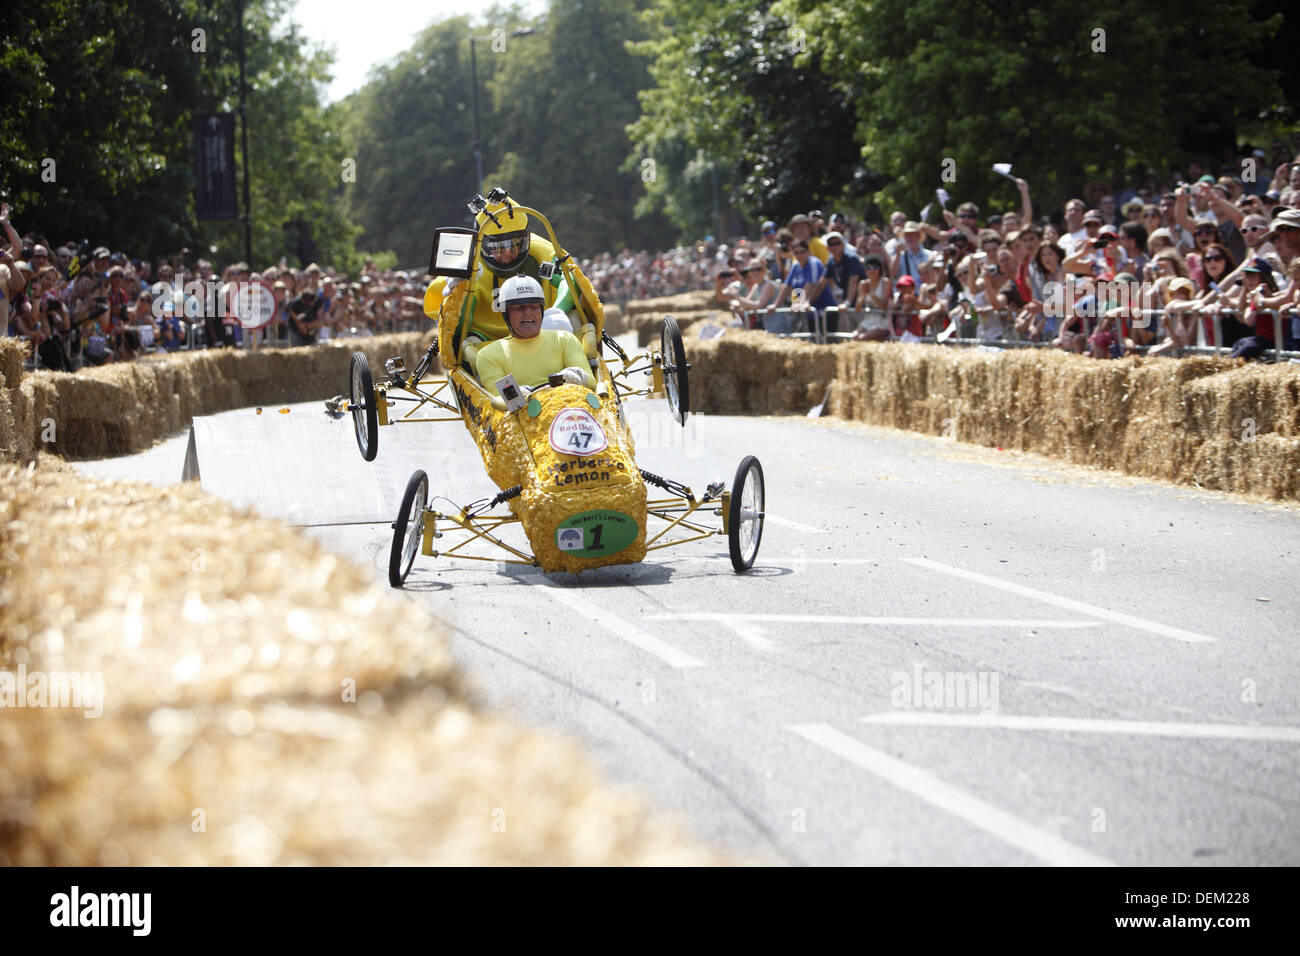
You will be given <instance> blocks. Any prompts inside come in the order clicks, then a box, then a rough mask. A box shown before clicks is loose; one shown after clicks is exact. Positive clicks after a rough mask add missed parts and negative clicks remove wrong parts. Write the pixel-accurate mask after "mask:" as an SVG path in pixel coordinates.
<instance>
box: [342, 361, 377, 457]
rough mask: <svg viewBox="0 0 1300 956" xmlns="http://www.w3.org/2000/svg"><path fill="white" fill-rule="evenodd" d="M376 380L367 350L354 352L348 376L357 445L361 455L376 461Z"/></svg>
mask: <svg viewBox="0 0 1300 956" xmlns="http://www.w3.org/2000/svg"><path fill="white" fill-rule="evenodd" d="M376 401H378V399H377V398H376V396H375V380H374V378H373V377H372V376H371V374H370V359H368V358H366V353H365V352H353V353H352V366H351V374H350V375H349V376H348V407H349V409H350V410H351V412H352V428H353V430H354V431H355V432H356V433H357V447H358V448H360V449H361V457H362V458H364V459H365V460H366V461H374V460H375V455H377V454H378V453H379V412H378V411H377V410H376V408H375V402H376Z"/></svg>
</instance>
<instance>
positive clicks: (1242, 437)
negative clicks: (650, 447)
mask: <svg viewBox="0 0 1300 956" xmlns="http://www.w3.org/2000/svg"><path fill="white" fill-rule="evenodd" d="M688 357H689V358H690V362H691V365H692V371H691V400H692V404H693V406H694V409H695V410H697V411H702V412H712V413H717V414H746V413H748V414H790V413H793V414H804V413H806V412H807V411H808V410H809V409H811V408H812V407H813V406H814V405H816V404H817V403H818V402H820V401H821V400H822V398H823V397H826V396H827V389H828V388H829V390H830V394H829V397H828V400H827V403H826V410H827V412H828V413H829V414H832V415H835V416H838V417H841V418H846V419H850V420H853V421H862V422H869V423H871V424H875V425H887V426H891V427H893V428H902V429H907V430H909V431H916V432H922V433H924V434H930V435H948V436H951V437H954V438H957V439H959V440H961V441H966V442H973V443H976V444H981V445H990V446H993V445H996V446H1001V447H1003V448H1014V449H1018V450H1021V451H1030V452H1037V453H1039V454H1044V455H1050V456H1053V457H1056V458H1062V459H1065V460H1067V461H1070V462H1074V463H1076V464H1083V465H1092V466H1097V467H1102V468H1114V469H1118V470H1120V471H1124V472H1127V473H1129V474H1133V475H1139V476H1142V477H1147V478H1157V479H1162V480H1166V481H1173V482H1177V483H1180V484H1188V485H1195V486H1198V487H1202V488H1209V489H1215V490H1220V491H1235V492H1245V493H1249V494H1255V495H1261V496H1264V497H1268V498H1280V499H1297V498H1300V366H1296V365H1293V364H1282V365H1259V364H1247V363H1244V362H1240V361H1235V360H1229V359H1226V358H1208V357H1190V358H1183V359H1146V358H1126V359H1120V360H1116V361H1096V360H1093V359H1089V358H1083V357H1080V356H1076V355H1067V354H1065V353H1062V352H1059V351H1048V350H1029V349H1024V350H1008V351H1005V352H984V351H971V350H967V349H957V348H942V347H938V346H933V345H900V344H897V343H881V344H875V343H846V344H842V345H837V346H833V347H827V346H816V345H810V344H807V343H802V342H795V341H791V340H788V339H778V338H775V337H773V336H770V335H767V334H766V333H762V332H739V331H736V330H728V332H727V334H726V335H724V336H723V337H722V338H720V339H713V340H710V341H706V342H699V341H695V342H692V343H691V348H690V350H689V352H688Z"/></svg>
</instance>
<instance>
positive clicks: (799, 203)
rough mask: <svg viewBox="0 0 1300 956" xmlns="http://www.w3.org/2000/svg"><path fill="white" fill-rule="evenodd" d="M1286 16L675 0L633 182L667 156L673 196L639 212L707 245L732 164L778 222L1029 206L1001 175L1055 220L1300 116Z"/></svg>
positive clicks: (1258, 10)
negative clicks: (1144, 175)
mask: <svg viewBox="0 0 1300 956" xmlns="http://www.w3.org/2000/svg"><path fill="white" fill-rule="evenodd" d="M1278 6H1279V5H1278V4H1277V3H1275V2H1256V0H1225V2H1214V3H1210V2H1209V0H1189V2H1187V3H1182V4H1178V5H1151V4H1149V3H1146V2H1144V0H1097V2H1094V3H1090V4H1084V5H1080V4H1077V3H1067V2H1065V0H1046V2H1040V3H1036V4H1032V5H1027V4H1019V5H1017V4H996V3H992V2H988V0H984V2H975V3H959V4H953V3H950V2H946V0H779V2H777V3H776V4H773V5H769V4H766V3H759V2H757V0H735V2H730V3H727V4H716V3H706V2H704V0H657V2H656V3H655V4H654V6H653V7H652V8H651V10H650V11H649V12H648V13H647V15H646V18H645V19H646V23H647V28H648V30H649V33H650V36H649V39H647V40H646V41H643V42H641V43H639V44H637V46H636V49H637V51H638V52H640V53H642V54H644V55H646V56H647V57H649V58H650V75H651V78H652V80H653V81H654V86H653V87H652V88H650V89H648V90H647V91H646V92H644V93H643V94H642V97H641V101H642V107H643V109H642V116H641V118H640V119H639V120H638V121H637V122H636V123H635V124H634V125H633V127H632V137H633V141H634V144H635V150H634V153H633V156H632V158H631V159H630V160H629V165H631V164H633V163H635V162H638V161H640V160H641V159H642V158H643V157H646V156H653V157H654V158H655V159H656V161H657V165H658V167H659V170H660V180H659V182H658V183H657V184H654V185H652V187H651V189H650V192H649V195H648V196H647V197H646V198H645V199H644V200H643V201H642V203H641V204H640V207H639V208H641V209H647V208H657V209H662V210H663V211H665V212H666V213H667V214H668V215H669V216H670V217H671V218H672V219H673V221H674V222H676V223H677V224H678V225H679V226H681V227H682V228H683V229H684V230H687V231H694V232H696V233H698V232H700V231H703V230H704V229H705V228H707V226H708V224H709V218H708V216H707V209H708V204H707V202H706V201H705V197H706V196H707V191H706V185H707V184H706V182H705V177H703V176H701V175H700V173H701V172H702V171H705V170H709V169H711V168H712V167H713V166H715V165H716V167H717V169H718V170H719V172H720V174H721V176H722V180H723V184H722V190H723V192H724V194H725V196H726V197H728V198H729V200H730V202H732V203H733V204H734V205H735V206H736V208H738V209H739V210H740V211H742V212H743V213H745V214H746V215H748V216H750V217H754V218H756V217H757V216H758V215H760V214H770V215H773V216H774V218H777V219H780V218H782V217H783V216H784V215H786V214H788V213H790V212H793V211H798V210H804V209H807V208H809V207H810V206H812V205H818V206H822V207H827V206H829V207H834V206H836V205H839V204H840V203H841V202H845V203H849V204H850V205H851V207H852V208H855V209H857V210H858V211H859V212H861V211H862V209H863V207H864V206H865V205H867V202H868V200H879V201H880V202H882V203H889V204H897V205H900V206H901V207H902V208H904V209H909V210H912V211H913V213H915V212H916V211H919V209H920V207H921V206H923V205H925V204H926V203H927V202H929V201H931V200H932V199H933V197H934V190H935V188H936V187H938V186H945V187H946V188H947V189H948V191H949V192H950V193H952V194H953V196H954V198H957V199H972V200H975V201H977V202H981V203H987V202H988V201H989V200H994V201H996V202H997V204H998V205H1000V206H1001V205H1005V206H1010V205H1012V204H1013V203H1014V202H1015V200H1016V193H1015V190H1014V187H1013V186H1012V185H1011V184H1010V183H1009V182H1007V181H1006V180H1005V179H1003V178H1001V177H999V176H997V175H996V174H994V173H993V172H992V171H991V168H990V167H991V166H992V164H993V163H994V162H1010V163H1012V164H1013V165H1014V167H1015V171H1016V172H1017V173H1019V174H1020V175H1022V176H1024V177H1025V178H1027V179H1029V180H1030V183H1031V187H1032V188H1033V193H1034V195H1035V197H1037V198H1038V199H1039V200H1040V202H1039V207H1040V209H1044V210H1046V209H1047V208H1049V207H1055V205H1056V202H1055V201H1056V200H1057V199H1059V198H1063V197H1065V196H1066V195H1069V194H1075V193H1077V192H1078V191H1079V190H1080V189H1081V188H1082V186H1083V184H1084V182H1085V181H1086V180H1088V179H1092V178H1096V177H1098V176H1103V177H1105V178H1109V176H1110V175H1111V174H1113V173H1125V172H1127V173H1130V174H1135V173H1137V172H1139V171H1142V170H1145V169H1146V168H1148V167H1150V168H1153V169H1156V170H1159V171H1160V172H1161V173H1167V172H1168V170H1169V168H1170V167H1171V165H1175V164H1180V163H1182V162H1184V161H1185V160H1186V159H1188V158H1190V157H1191V156H1193V155H1218V154H1219V152H1220V150H1222V149H1223V148H1224V147H1225V146H1226V147H1228V148H1231V147H1232V146H1233V145H1234V140H1235V138H1236V136H1237V135H1238V132H1239V131H1241V130H1243V129H1246V130H1249V129H1251V128H1253V127H1252V125H1251V124H1252V123H1257V122H1258V121H1259V118H1260V116H1261V115H1263V116H1284V115H1292V114H1291V111H1290V108H1289V107H1287V106H1286V105H1285V104H1286V100H1285V97H1284V96H1283V94H1282V92H1281V87H1280V85H1279V83H1278V80H1277V77H1278V75H1279V73H1278V71H1277V70H1275V69H1272V68H1270V67H1269V66H1266V65H1264V64H1265V63H1266V61H1265V60H1264V59H1263V58H1262V57H1261V51H1262V50H1264V49H1265V46H1264V44H1266V43H1267V42H1269V38H1270V37H1271V36H1273V35H1274V34H1275V33H1276V31H1277V30H1278V28H1279V25H1280V23H1281V15H1280V14H1275V13H1273V10H1274V9H1275V8H1277V7H1278ZM1098 29H1101V30H1104V31H1105V52H1100V51H1099V50H1094V45H1095V43H1096V40H1097V39H1098V38H1097V36H1096V35H1095V34H1094V31H1095V30H1098ZM945 159H952V160H954V161H955V163H956V170H957V180H956V182H954V183H947V182H945V181H944V180H942V179H941V170H942V168H943V162H944V160H945Z"/></svg>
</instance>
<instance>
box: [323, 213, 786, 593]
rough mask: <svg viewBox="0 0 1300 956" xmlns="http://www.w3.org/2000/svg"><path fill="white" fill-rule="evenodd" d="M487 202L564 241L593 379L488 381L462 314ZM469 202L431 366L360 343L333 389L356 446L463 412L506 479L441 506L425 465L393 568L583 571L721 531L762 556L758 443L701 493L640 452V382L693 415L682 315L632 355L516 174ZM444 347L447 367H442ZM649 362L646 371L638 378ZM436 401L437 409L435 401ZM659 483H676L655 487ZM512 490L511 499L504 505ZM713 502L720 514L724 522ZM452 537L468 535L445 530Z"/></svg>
mask: <svg viewBox="0 0 1300 956" xmlns="http://www.w3.org/2000/svg"><path fill="white" fill-rule="evenodd" d="M485 208H486V209H487V211H488V212H489V213H491V212H493V211H494V210H495V211H498V212H499V211H500V210H501V209H509V208H513V209H514V210H516V211H521V212H523V213H524V214H526V215H527V216H528V217H529V220H530V222H536V223H540V224H541V225H542V226H543V227H544V228H545V230H546V233H547V234H548V235H549V237H550V247H548V249H549V248H553V249H554V253H555V255H554V259H553V260H551V261H549V262H548V263H544V264H543V265H542V269H543V275H547V277H548V278H550V277H551V275H553V276H554V279H555V283H554V284H555V285H557V286H559V285H561V283H562V284H563V286H565V287H567V294H568V297H567V298H566V299H565V302H566V303H569V304H571V306H572V307H571V309H570V311H569V312H568V315H569V319H570V322H571V324H572V325H573V326H574V328H576V329H577V333H576V334H577V337H578V339H579V340H580V341H581V342H582V344H583V346H584V349H585V351H586V355H587V359H588V361H589V363H590V366H591V370H592V373H593V375H594V376H595V379H596V388H595V390H594V391H592V390H589V389H587V388H585V387H582V386H579V385H572V384H568V383H565V382H564V380H563V379H561V378H560V377H559V376H558V375H556V376H552V377H551V380H550V382H549V383H546V384H543V385H541V386H540V387H538V388H536V389H534V390H533V391H532V392H531V394H514V393H511V401H509V402H507V401H506V400H505V399H504V398H502V397H501V396H500V395H497V394H496V392H495V390H489V388H485V387H484V386H485V385H490V384H491V383H481V382H480V381H479V380H478V378H477V375H476V372H475V368H474V358H475V356H476V350H475V346H476V345H477V344H482V343H477V342H475V341H474V339H473V338H471V337H469V336H467V335H466V334H465V333H466V329H467V324H468V323H467V320H466V319H465V318H464V316H463V314H462V313H464V312H466V311H468V310H465V309H462V305H463V304H464V298H465V296H466V295H467V294H470V290H471V288H472V285H473V282H472V280H473V278H474V276H475V275H476V274H479V273H478V268H481V267H479V266H478V265H477V262H478V260H476V258H475V246H476V243H477V241H478V240H479V239H480V238H481V233H482V230H483V223H484V217H483V215H482V214H483V211H484V209H485ZM470 210H471V212H473V213H475V214H478V217H479V220H480V225H479V228H478V229H477V230H471V229H458V228H447V229H439V230H437V231H436V234H435V239H434V248H433V254H432V257H431V264H430V272H431V273H432V274H433V275H435V276H436V279H435V283H434V285H437V286H438V288H437V289H435V288H434V287H433V286H431V287H430V294H429V295H427V296H426V311H429V312H430V317H431V318H434V317H435V314H434V312H435V311H436V320H437V322H438V335H437V338H436V340H435V341H434V343H433V344H432V345H431V346H430V348H429V350H428V352H427V353H426V354H425V356H424V357H423V359H421V361H420V363H419V365H418V366H417V367H416V368H415V369H414V370H413V371H410V372H408V371H407V370H406V369H405V368H404V363H403V362H402V360H401V359H389V360H388V362H387V363H386V364H385V371H386V373H387V376H386V378H384V379H383V380H382V381H380V382H379V383H376V382H375V381H374V379H373V376H372V374H371V370H370V365H369V361H368V360H367V358H366V356H365V355H364V354H363V353H360V352H357V353H355V354H353V356H352V358H351V369H350V381H349V393H348V396H347V399H346V400H343V397H342V396H340V397H339V398H338V399H335V400H332V401H331V402H330V403H327V406H329V407H330V411H331V412H332V413H334V414H335V415H342V414H350V415H351V416H352V421H353V427H354V430H355V432H356V438H357V445H358V447H359V448H360V449H361V454H362V456H363V457H364V458H365V459H366V460H367V461H372V460H374V458H375V455H376V453H377V450H378V439H377V432H378V429H379V428H380V427H383V426H385V425H393V424H401V423H411V422H442V421H455V420H460V421H462V422H464V425H465V427H466V428H467V429H468V430H469V432H470V434H471V435H472V436H473V437H474V440H475V442H476V443H477V445H478V449H479V452H480V454H481V455H482V457H483V464H484V466H485V468H486V469H487V473H488V476H489V477H490V478H491V479H492V480H493V482H495V483H496V485H497V487H498V488H499V489H500V493H499V494H497V495H496V496H495V497H493V498H491V499H482V500H480V501H477V502H473V503H471V504H468V505H465V506H464V507H462V508H457V507H455V506H452V507H451V508H450V509H448V510H434V509H431V508H430V507H429V479H428V476H427V475H426V474H425V472H424V471H416V472H415V473H414V474H413V475H411V478H410V480H409V481H408V483H407V486H406V490H405V493H404V494H403V495H402V502H401V508H400V511H399V512H398V515H397V520H396V521H394V522H393V524H392V530H393V539H392V549H391V552H390V555H389V565H388V579H389V583H390V584H391V585H392V586H393V587H401V586H402V584H403V582H404V581H405V580H406V577H407V575H408V574H409V573H410V571H411V567H412V565H413V563H414V561H415V555H416V553H417V551H418V552H420V553H422V554H425V555H427V556H430V557H439V556H448V557H450V556H454V557H457V558H468V559H472V560H480V561H497V560H499V561H504V562H506V563H511V564H523V565H530V566H534V567H539V568H541V569H542V570H544V571H547V572H554V571H569V572H575V573H576V572H579V571H584V570H588V569H590V568H598V567H601V566H603V565H612V564H632V563H635V562H638V561H641V560H642V559H644V558H645V556H646V554H647V552H650V551H655V550H658V549H661V548H667V547H672V546H674V545H679V544H684V543H686V542H688V541H697V540H701V539H704V538H709V537H713V536H716V535H725V536H726V537H727V539H728V544H729V550H730V554H731V563H732V566H733V567H734V568H735V570H736V571H737V572H744V571H747V570H749V568H750V567H751V566H752V565H753V563H754V559H755V557H756V556H757V554H758V548H759V543H760V542H761V540H762V535H763V520H764V511H763V509H764V504H765V489H764V482H763V468H762V465H761V464H760V463H759V461H758V459H757V458H755V457H754V456H752V455H750V456H746V457H745V459H744V460H743V461H742V462H741V463H740V466H739V468H738V469H737V470H736V473H735V476H734V478H733V479H732V482H731V484H730V486H729V487H728V486H727V485H726V484H725V483H724V482H721V481H718V482H713V483H711V484H710V485H709V486H708V488H707V489H706V491H705V493H704V494H703V495H701V496H699V497H697V496H696V494H695V492H693V491H692V490H691V489H690V488H689V487H687V486H686V485H683V484H681V483H679V482H676V481H672V480H670V479H667V478H662V477H660V476H658V475H654V474H651V473H649V472H646V471H642V470H641V469H639V468H638V467H637V464H636V459H635V449H634V446H633V439H632V434H631V432H630V430H629V428H628V424H627V418H626V416H625V414H624V411H623V403H624V401H626V400H628V399H629V398H634V397H636V396H648V397H651V398H666V399H667V401H668V406H669V409H670V411H671V413H672V415H673V417H674V418H675V419H676V420H677V421H678V422H679V423H680V424H682V425H684V424H685V423H686V418H687V415H688V414H689V396H690V392H689V377H688V372H689V368H690V367H689V365H688V364H687V361H686V354H685V349H684V347H683V345H682V336H681V332H680V330H679V329H678V326H677V322H676V320H675V319H673V317H672V316H665V317H664V319H663V325H662V329H661V336H660V342H659V343H658V346H657V347H656V346H653V345H652V346H651V347H650V348H649V349H648V350H647V351H646V352H644V353H642V354H639V355H636V356H632V357H629V356H628V354H627V353H626V352H625V351H624V350H623V349H622V348H621V347H620V346H619V344H618V343H617V342H616V341H615V340H614V339H613V338H612V337H611V336H609V335H607V334H606V333H605V314H604V309H603V307H602V306H601V303H600V299H599V298H598V297H597V295H596V293H595V291H594V290H593V288H592V286H591V283H590V282H589V281H588V279H587V277H586V276H585V275H584V274H583V273H582V270H581V269H580V268H579V267H578V265H577V263H576V262H574V260H573V258H572V257H571V256H570V255H569V254H568V253H567V252H565V251H564V249H563V248H562V247H561V246H560V244H559V241H558V240H557V239H556V237H555V232H554V230H553V229H552V227H551V224H550V222H549V221H548V220H547V219H546V217H545V216H544V215H542V213H540V212H539V211H537V210H536V209H532V208H530V207H527V206H521V205H518V204H512V200H510V198H509V196H508V195H507V194H506V193H505V191H504V190H502V189H495V190H493V191H492V193H491V194H490V196H489V198H488V199H486V200H485V199H483V198H482V197H481V196H476V197H475V198H474V200H473V201H471V203H470ZM548 266H549V269H548V268H547V267H548ZM548 273H550V274H549V275H548ZM430 303H433V308H432V309H431V307H430ZM607 349H608V350H609V352H610V353H611V358H613V357H616V358H617V364H616V365H615V366H614V368H613V369H611V367H610V363H608V362H607V361H606V356H605V351H606V350H607ZM439 358H440V359H441V362H442V365H443V367H444V369H445V374H443V375H438V374H436V373H435V372H434V368H435V364H434V363H435V361H437V360H438V359H439ZM638 375H643V376H644V378H641V379H634V378H633V377H634V376H638ZM646 379H648V381H646ZM638 383H639V384H638ZM521 391H526V390H521ZM507 392H508V393H509V392H510V390H509V389H507ZM399 403H402V404H405V405H407V406H409V407H408V408H407V410H406V411H405V412H404V413H401V414H399V413H398V412H397V411H396V409H397V408H398V405H399ZM425 411H427V412H430V413H431V414H428V415H422V414H421V412H425ZM647 485H653V486H654V487H655V488H656V489H658V490H659V491H661V492H664V493H666V496H665V497H650V496H649V495H648V494H647V487H646V486H647ZM498 505H505V506H506V510H504V511H502V512H498V513H495V514H493V513H491V512H493V509H495V508H496V507H497V506H498ZM709 516H713V517H714V518H720V519H721V520H720V522H719V523H717V524H714V523H713V522H712V521H710V520H709ZM516 522H517V523H519V524H521V525H522V527H523V531H524V534H525V536H526V537H527V540H528V544H529V546H530V547H531V550H532V553H531V554H530V553H528V552H527V551H526V550H524V549H523V548H522V547H516V546H514V545H512V544H510V543H509V542H507V541H505V540H503V539H502V537H501V531H502V529H503V527H504V526H506V525H509V524H512V523H516ZM652 522H653V524H654V527H653V528H652ZM652 531H653V533H651V532H652ZM448 536H451V537H452V538H453V539H455V540H454V541H448V544H449V545H450V546H446V545H441V544H440V542H442V540H443V539H444V538H446V537H448ZM475 542H487V543H488V544H491V545H495V546H496V548H498V549H500V550H501V551H503V552H504V554H501V553H496V554H493V555H492V556H484V555H481V554H475V553H472V551H473V550H474V549H473V547H472V546H473V545H474V544H475Z"/></svg>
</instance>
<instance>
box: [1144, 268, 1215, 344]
mask: <svg viewBox="0 0 1300 956" xmlns="http://www.w3.org/2000/svg"><path fill="white" fill-rule="evenodd" d="M1195 296H1196V283H1195V282H1193V281H1192V280H1191V279H1188V278H1186V277H1184V276H1175V277H1173V278H1172V279H1170V278H1164V279H1161V280H1160V281H1159V282H1157V283H1156V285H1155V286H1154V287H1152V289H1151V295H1149V296H1147V297H1145V298H1144V299H1143V306H1144V307H1146V308H1155V307H1157V306H1158V307H1160V308H1162V309H1163V310H1164V316H1163V320H1162V321H1163V324H1164V330H1165V339H1164V341H1162V342H1159V343H1157V344H1154V345H1152V346H1151V348H1150V349H1148V350H1147V355H1151V356H1156V355H1178V354H1179V353H1180V352H1181V350H1182V349H1183V348H1185V347H1187V346H1189V345H1195V344H1196V315H1197V312H1198V310H1199V308H1200V302H1199V301H1198V300H1197V299H1196V298H1195ZM1207 341H1208V340H1207Z"/></svg>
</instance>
